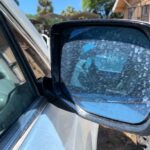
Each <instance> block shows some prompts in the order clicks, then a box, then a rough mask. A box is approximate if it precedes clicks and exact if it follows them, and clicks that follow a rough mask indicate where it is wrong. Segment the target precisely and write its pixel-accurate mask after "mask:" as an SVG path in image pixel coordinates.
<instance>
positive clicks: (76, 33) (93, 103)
mask: <svg viewBox="0 0 150 150" xmlns="http://www.w3.org/2000/svg"><path fill="white" fill-rule="evenodd" d="M67 35H68V37H66V42H65V44H64V46H63V49H62V61H61V78H62V82H63V83H64V84H65V87H66V88H67V90H68V92H69V93H70V95H71V96H72V99H73V100H74V101H75V102H76V103H78V105H79V106H81V107H82V108H83V109H85V110H86V111H88V112H91V113H94V114H97V115H100V116H104V117H107V118H112V119H115V120H120V121H124V122H130V123H139V122H141V121H143V120H144V119H145V118H146V117H147V116H148V114H149V109H150V42H149V40H148V39H147V37H146V35H144V33H142V32H141V31H139V30H137V29H132V28H123V27H122V28H121V27H117V28H116V27H87V28H80V29H75V30H73V29H72V31H69V34H67Z"/></svg>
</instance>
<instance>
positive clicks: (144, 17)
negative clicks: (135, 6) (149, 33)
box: [141, 5, 150, 21]
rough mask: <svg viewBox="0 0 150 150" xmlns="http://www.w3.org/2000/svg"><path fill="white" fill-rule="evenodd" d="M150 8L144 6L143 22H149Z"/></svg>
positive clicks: (142, 12)
mask: <svg viewBox="0 0 150 150" xmlns="http://www.w3.org/2000/svg"><path fill="white" fill-rule="evenodd" d="M149 8H150V5H145V6H142V11H141V19H142V20H143V21H149Z"/></svg>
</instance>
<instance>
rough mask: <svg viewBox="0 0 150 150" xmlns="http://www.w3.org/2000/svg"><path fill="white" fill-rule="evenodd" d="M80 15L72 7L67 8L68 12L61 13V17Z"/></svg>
mask: <svg viewBox="0 0 150 150" xmlns="http://www.w3.org/2000/svg"><path fill="white" fill-rule="evenodd" d="M77 13H78V11H76V10H75V8H73V7H72V6H68V7H67V8H66V10H63V11H62V12H61V15H62V16H67V17H68V16H73V15H75V14H77Z"/></svg>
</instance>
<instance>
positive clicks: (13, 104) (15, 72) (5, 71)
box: [0, 25, 36, 134]
mask: <svg viewBox="0 0 150 150" xmlns="http://www.w3.org/2000/svg"><path fill="white" fill-rule="evenodd" d="M35 98H36V92H35V91H34V89H33V88H32V86H31V85H30V83H29V81H27V80H26V79H25V76H24V75H23V72H22V71H21V69H20V67H19V65H18V62H17V60H16V58H15V57H14V55H13V52H12V49H11V47H10V45H9V42H8V41H7V39H6V37H5V36H4V34H3V29H2V26H1V25H0V134H2V133H3V132H4V131H5V130H6V129H7V128H8V127H9V126H10V125H11V124H12V123H13V122H14V121H15V120H16V119H17V118H18V117H19V116H20V115H21V114H22V113H23V112H24V111H25V110H26V109H27V107H28V106H29V105H30V104H31V103H32V102H33V100H34V99H35Z"/></svg>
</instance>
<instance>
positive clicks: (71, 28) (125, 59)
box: [0, 0, 150, 150]
mask: <svg viewBox="0 0 150 150" xmlns="http://www.w3.org/2000/svg"><path fill="white" fill-rule="evenodd" d="M50 37H51V48H50V50H49V49H48V46H47V45H46V43H45V42H44V40H43V38H42V37H41V35H40V34H39V33H38V32H37V31H36V29H35V28H34V27H33V25H32V24H31V23H30V22H29V20H28V19H27V18H26V17H25V15H24V14H23V13H22V12H21V11H20V10H19V9H18V7H17V6H16V5H15V3H14V2H13V1H11V0H2V1H1V2H0V149H42V150H43V149H52V150H53V149H68V150H76V149H78V150H80V149H81V150H84V149H85V150H96V148H97V134H98V125H99V124H101V125H104V126H108V127H111V128H115V129H117V130H119V131H127V132H132V133H137V134H141V135H149V134H150V132H149V131H150V129H149V127H150V118H149V111H150V105H149V104H150V103H149V102H150V100H149V94H150V86H149V83H150V78H149V77H150V75H149V73H150V71H149V70H150V68H149V64H150V56H149V55H150V25H149V24H147V23H143V22H139V21H127V20H86V21H83V20H81V21H73V22H64V23H59V24H55V25H54V26H53V27H52V28H51V35H50ZM50 53H51V55H50Z"/></svg>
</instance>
